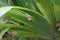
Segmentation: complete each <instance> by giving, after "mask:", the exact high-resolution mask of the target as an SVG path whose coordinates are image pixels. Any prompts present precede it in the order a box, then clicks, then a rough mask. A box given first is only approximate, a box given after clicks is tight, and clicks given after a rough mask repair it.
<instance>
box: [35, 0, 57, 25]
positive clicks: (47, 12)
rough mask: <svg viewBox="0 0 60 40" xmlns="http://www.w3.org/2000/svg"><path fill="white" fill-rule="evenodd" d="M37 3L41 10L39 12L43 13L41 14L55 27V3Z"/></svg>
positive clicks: (39, 1)
mask: <svg viewBox="0 0 60 40" xmlns="http://www.w3.org/2000/svg"><path fill="white" fill-rule="evenodd" d="M35 3H36V5H37V7H38V8H39V10H40V11H41V13H42V14H43V15H44V16H45V18H46V19H47V21H48V22H49V23H50V24H53V25H54V24H55V22H56V19H55V15H54V5H53V1H51V0H35Z"/></svg>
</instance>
